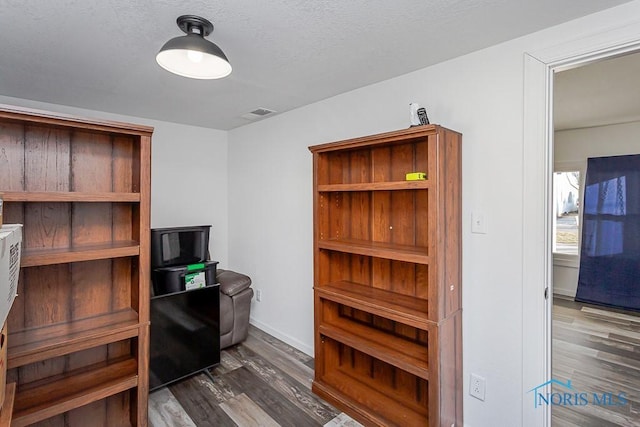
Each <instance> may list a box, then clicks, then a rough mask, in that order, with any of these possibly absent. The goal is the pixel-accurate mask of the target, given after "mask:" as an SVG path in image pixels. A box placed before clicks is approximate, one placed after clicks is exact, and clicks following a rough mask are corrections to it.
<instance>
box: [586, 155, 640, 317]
mask: <svg viewBox="0 0 640 427" xmlns="http://www.w3.org/2000/svg"><path fill="white" fill-rule="evenodd" d="M582 221H583V222H582V247H581V252H580V273H579V278H578V292H577V294H576V301H583V302H590V303H595V304H604V305H608V306H614V307H618V308H625V309H631V310H640V155H630V156H614V157H598V158H591V159H588V163H587V176H586V179H585V192H584V206H583V207H582Z"/></svg>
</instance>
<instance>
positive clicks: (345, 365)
mask: <svg viewBox="0 0 640 427" xmlns="http://www.w3.org/2000/svg"><path fill="white" fill-rule="evenodd" d="M310 150H311V152H312V153H313V168H314V182H313V187H314V188H313V190H314V295H315V296H314V298H315V301H314V304H315V309H314V311H315V356H316V361H315V370H316V371H315V380H314V382H313V391H314V392H315V393H317V394H318V395H320V396H322V397H323V398H325V399H326V400H328V401H329V402H331V403H333V404H334V405H336V406H337V407H339V408H341V409H342V410H344V411H345V412H347V413H349V414H350V415H352V416H353V417H354V418H356V419H358V420H360V421H361V422H363V423H364V424H366V425H381V426H382V425H384V426H389V425H397V426H403V427H406V426H425V425H430V426H446V427H451V426H453V425H455V426H462V328H461V324H462V314H461V266H460V261H461V235H460V229H461V215H460V204H461V202H460V200H461V195H460V190H461V153H460V150H461V135H460V134H459V133H457V132H454V131H451V130H448V129H445V128H443V127H440V126H435V125H427V126H420V127H414V128H409V129H406V130H401V131H396V132H389V133H384V134H379V135H373V136H368V137H363V138H356V139H350V140H346V141H339V142H335V143H329V144H323V145H317V146H313V147H310ZM409 172H426V174H427V179H426V180H422V181H406V180H405V174H406V173H409Z"/></svg>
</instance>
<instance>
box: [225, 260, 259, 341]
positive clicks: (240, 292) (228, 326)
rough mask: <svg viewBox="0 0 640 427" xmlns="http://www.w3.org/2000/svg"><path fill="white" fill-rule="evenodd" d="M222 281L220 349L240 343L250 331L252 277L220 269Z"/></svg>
mask: <svg viewBox="0 0 640 427" xmlns="http://www.w3.org/2000/svg"><path fill="white" fill-rule="evenodd" d="M217 279H218V283H220V349H224V348H227V347H229V346H231V345H234V344H238V343H239V342H242V341H244V340H245V338H247V334H248V333H249V310H250V308H251V298H252V297H253V289H251V278H250V277H249V276H246V275H244V274H240V273H236V272H235V271H230V270H222V269H218V271H217Z"/></svg>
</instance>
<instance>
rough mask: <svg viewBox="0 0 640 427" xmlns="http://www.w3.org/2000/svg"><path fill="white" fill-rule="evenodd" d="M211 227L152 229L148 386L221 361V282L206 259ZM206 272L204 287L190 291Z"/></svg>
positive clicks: (195, 371)
mask: <svg viewBox="0 0 640 427" xmlns="http://www.w3.org/2000/svg"><path fill="white" fill-rule="evenodd" d="M209 228H210V226H208V225H207V226H192V227H171V228H159V229H152V230H151V269H152V270H151V272H152V275H151V279H152V283H153V289H152V290H153V296H152V297H151V307H150V317H151V327H150V333H151V340H150V349H149V352H150V358H149V390H150V391H153V390H155V389H157V388H160V387H162V386H165V385H167V384H170V383H173V382H175V381H178V380H181V379H183V378H186V377H188V376H190V375H193V374H195V373H198V372H201V371H202V370H205V369H208V368H211V367H213V366H215V365H217V364H219V363H220V286H219V285H218V284H217V280H216V276H217V265H218V262H217V261H208V260H207V258H208V250H207V248H208V247H209ZM200 273H204V277H205V280H204V282H205V283H204V284H205V286H204V287H202V288H197V289H191V290H186V288H187V284H186V281H187V280H189V278H190V277H192V276H190V275H197V278H199V279H200V278H202V276H201V275H200Z"/></svg>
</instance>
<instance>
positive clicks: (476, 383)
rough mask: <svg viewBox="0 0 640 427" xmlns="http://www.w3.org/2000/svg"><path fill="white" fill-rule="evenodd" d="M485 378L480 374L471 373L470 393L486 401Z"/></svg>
mask: <svg viewBox="0 0 640 427" xmlns="http://www.w3.org/2000/svg"><path fill="white" fill-rule="evenodd" d="M484 391H485V379H484V378H482V377H481V376H480V375H476V374H471V381H469V394H470V395H471V396H473V397H475V398H476V399H480V400H482V401H484Z"/></svg>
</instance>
